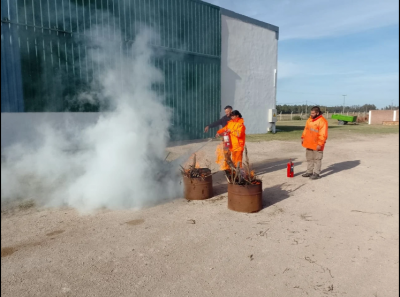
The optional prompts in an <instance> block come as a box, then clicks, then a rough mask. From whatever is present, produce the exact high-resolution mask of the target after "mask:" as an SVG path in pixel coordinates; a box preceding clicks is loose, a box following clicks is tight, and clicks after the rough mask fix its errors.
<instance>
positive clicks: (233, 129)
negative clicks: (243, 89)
mask: <svg viewBox="0 0 400 297" xmlns="http://www.w3.org/2000/svg"><path fill="white" fill-rule="evenodd" d="M224 132H228V133H229V134H230V137H231V142H232V148H231V149H230V150H231V159H232V162H233V164H235V165H237V163H238V162H240V167H242V159H243V151H244V145H245V142H246V127H245V125H244V120H243V118H242V115H241V114H240V112H239V111H237V110H234V111H232V113H231V120H230V121H229V122H228V124H227V125H226V126H225V127H223V128H222V129H220V130H218V132H217V134H216V135H215V137H219V136H221V134H222V133H224Z"/></svg>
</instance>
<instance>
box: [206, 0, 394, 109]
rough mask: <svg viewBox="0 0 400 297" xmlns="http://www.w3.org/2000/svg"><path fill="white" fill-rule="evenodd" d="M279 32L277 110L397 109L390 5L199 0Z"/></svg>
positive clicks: (342, 0)
mask: <svg viewBox="0 0 400 297" xmlns="http://www.w3.org/2000/svg"><path fill="white" fill-rule="evenodd" d="M206 2H209V3H212V4H215V5H218V6H220V7H223V8H226V9H229V10H232V11H235V12H237V13H240V14H243V15H246V16H249V17H252V18H255V19H257V20H260V21H263V22H266V23H270V24H272V25H275V26H278V27H279V43H278V85H277V86H278V89H277V104H305V102H306V100H307V103H308V104H309V105H313V104H318V105H328V106H334V105H342V104H343V96H342V95H343V94H345V95H347V96H346V106H349V105H363V104H366V103H368V104H375V105H376V106H377V107H378V108H382V107H384V106H387V105H391V104H392V102H393V105H396V106H398V105H399V4H398V1H396V0H381V1H376V0H374V1H371V0H351V1H349V0H336V1H331V0H329V1H328V0H247V1H243V0H207V1H206Z"/></svg>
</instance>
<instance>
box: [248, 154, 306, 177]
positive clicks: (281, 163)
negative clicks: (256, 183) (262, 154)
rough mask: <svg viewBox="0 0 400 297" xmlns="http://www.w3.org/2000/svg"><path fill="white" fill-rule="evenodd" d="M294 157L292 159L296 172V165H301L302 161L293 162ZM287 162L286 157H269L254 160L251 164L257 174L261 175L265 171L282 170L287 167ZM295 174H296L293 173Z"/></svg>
mask: <svg viewBox="0 0 400 297" xmlns="http://www.w3.org/2000/svg"><path fill="white" fill-rule="evenodd" d="M295 160H296V158H293V159H292V162H293V165H294V168H295V172H296V167H297V166H298V165H301V164H302V163H303V162H294V161H295ZM288 162H289V160H288V159H269V160H265V161H261V162H256V163H254V164H253V166H252V169H253V170H254V171H255V173H256V174H257V175H262V174H265V173H271V172H274V171H278V170H282V169H286V168H287V163H288ZM295 176H296V174H295ZM285 177H286V172H285Z"/></svg>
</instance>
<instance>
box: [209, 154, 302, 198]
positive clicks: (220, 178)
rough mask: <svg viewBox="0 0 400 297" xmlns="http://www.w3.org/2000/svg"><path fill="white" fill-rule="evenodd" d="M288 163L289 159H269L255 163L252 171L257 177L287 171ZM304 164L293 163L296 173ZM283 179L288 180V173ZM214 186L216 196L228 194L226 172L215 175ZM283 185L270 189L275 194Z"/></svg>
mask: <svg viewBox="0 0 400 297" xmlns="http://www.w3.org/2000/svg"><path fill="white" fill-rule="evenodd" d="M294 160H296V159H295V158H294V159H292V161H294ZM287 163H288V159H268V160H264V161H259V162H255V163H253V164H252V166H251V169H252V170H254V172H255V173H256V175H258V176H260V175H263V174H266V173H271V172H274V171H278V170H283V169H286V168H287ZM302 163H303V162H293V164H294V167H295V172H296V167H297V166H298V165H300V164H302ZM299 174H301V173H297V174H295V175H294V176H297V175H299ZM283 177H284V178H286V171H285V173H284V176H283ZM213 184H214V187H213V191H214V196H218V195H222V194H225V193H227V191H228V181H227V180H226V176H225V172H224V171H218V172H217V173H215V174H214V175H213ZM282 185H283V184H281V185H277V186H274V187H272V188H269V189H270V190H272V191H273V192H275V191H277V189H278V188H279V187H280V186H282ZM276 187H278V188H276ZM282 191H284V190H282Z"/></svg>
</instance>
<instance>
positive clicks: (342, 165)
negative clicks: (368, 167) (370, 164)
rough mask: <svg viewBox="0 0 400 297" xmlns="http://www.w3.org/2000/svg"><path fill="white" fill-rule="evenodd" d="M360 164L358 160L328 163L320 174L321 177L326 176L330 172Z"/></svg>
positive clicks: (333, 172)
mask: <svg viewBox="0 0 400 297" xmlns="http://www.w3.org/2000/svg"><path fill="white" fill-rule="evenodd" d="M360 164H361V161H360V160H354V161H345V162H340V163H336V164H332V165H329V166H328V167H327V168H325V169H323V170H322V171H321V174H320V175H321V177H326V176H329V175H331V174H335V173H339V172H341V171H344V170H349V169H353V168H354V167H357V166H358V165H360Z"/></svg>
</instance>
